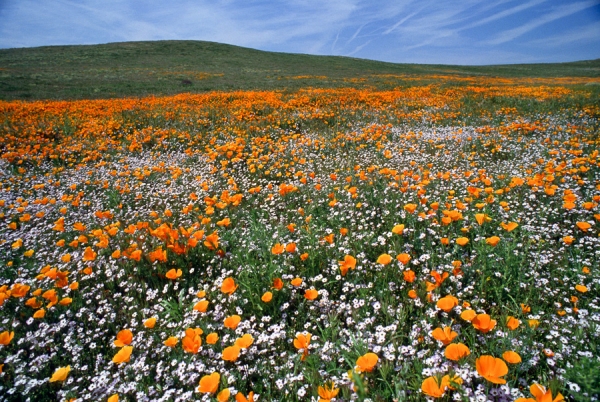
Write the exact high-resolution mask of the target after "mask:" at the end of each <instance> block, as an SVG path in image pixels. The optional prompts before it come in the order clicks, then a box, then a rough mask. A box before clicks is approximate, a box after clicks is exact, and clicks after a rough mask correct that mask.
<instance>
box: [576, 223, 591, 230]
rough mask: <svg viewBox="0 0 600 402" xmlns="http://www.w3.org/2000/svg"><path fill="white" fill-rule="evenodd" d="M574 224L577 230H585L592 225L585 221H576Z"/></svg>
mask: <svg viewBox="0 0 600 402" xmlns="http://www.w3.org/2000/svg"><path fill="white" fill-rule="evenodd" d="M575 225H577V227H578V228H579V230H581V231H582V232H587V231H588V230H589V229H590V228H591V227H592V225H590V224H589V223H587V222H577V223H576V224H575Z"/></svg>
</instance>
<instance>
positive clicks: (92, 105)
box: [0, 75, 600, 402]
mask: <svg viewBox="0 0 600 402" xmlns="http://www.w3.org/2000/svg"><path fill="white" fill-rule="evenodd" d="M302 78H303V77H298V79H302ZM379 78H380V79H382V80H387V81H389V82H392V83H393V82H398V83H399V84H398V85H397V86H395V87H394V86H393V85H391V86H390V89H378V88H366V87H360V88H359V87H350V86H351V84H352V83H351V82H350V81H348V83H347V84H348V85H349V87H340V88H329V89H319V88H299V89H294V90H289V91H284V90H268V91H267V90H265V91H219V92H206V93H201V94H180V95H173V96H160V97H152V96H149V97H137V98H134V97H131V98H115V99H98V100H71V101H67V100H63V101H61V100H55V101H0V116H1V119H2V121H1V123H0V372H1V374H0V400H6V401H53V400H60V401H111V402H115V401H190V400H201V401H220V402H223V401H234V400H235V401H238V402H239V401H252V400H254V401H320V402H327V401H422V400H434V399H435V400H446V401H449V400H461V401H462V400H464V401H469V400H474V401H513V400H516V401H521V402H523V401H549V402H550V401H560V400H563V399H565V400H581V401H588V400H598V398H600V346H599V345H600V292H599V287H600V270H599V266H600V237H599V233H600V230H599V225H600V208H599V207H598V205H599V203H600V167H599V163H600V152H599V150H600V136H599V135H598V133H599V123H600V120H599V118H600V107H599V104H600V102H599V101H598V100H599V99H600V96H599V91H598V86H597V84H598V82H600V81H598V80H597V79H593V78H585V79H584V78H577V77H573V78H568V77H563V78H556V79H548V78H546V79H542V78H540V79H536V78H491V77H483V76H474V75H473V76H460V77H458V76H456V77H452V79H449V78H448V77H447V76H443V75H437V76H427V77H422V76H418V75H415V76H402V77H400V76H393V75H388V76H385V77H379ZM394 80H396V81H394ZM594 80H595V81H594ZM591 81H594V82H593V83H595V84H596V85H587V86H586V85H584V84H586V83H589V82H591ZM596 81H598V82H596ZM400 82H401V83H402V84H401V85H400Z"/></svg>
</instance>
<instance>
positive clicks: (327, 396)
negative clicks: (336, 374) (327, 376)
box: [317, 382, 340, 402]
mask: <svg viewBox="0 0 600 402" xmlns="http://www.w3.org/2000/svg"><path fill="white" fill-rule="evenodd" d="M317 391H318V393H319V397H320V399H319V402H329V401H330V400H331V399H333V398H335V397H336V396H337V394H338V393H339V392H340V390H339V388H335V384H334V383H333V382H331V383H329V384H325V385H324V386H319V388H318V390H317Z"/></svg>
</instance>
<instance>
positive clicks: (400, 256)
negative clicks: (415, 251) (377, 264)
mask: <svg viewBox="0 0 600 402" xmlns="http://www.w3.org/2000/svg"><path fill="white" fill-rule="evenodd" d="M396 259H397V260H398V261H400V262H401V263H402V265H406V264H408V262H409V261H410V259H411V257H410V255H409V254H406V253H401V254H398V255H397V256H396Z"/></svg>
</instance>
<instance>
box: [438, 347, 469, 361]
mask: <svg viewBox="0 0 600 402" xmlns="http://www.w3.org/2000/svg"><path fill="white" fill-rule="evenodd" d="M470 354H471V351H470V350H469V348H468V347H467V346H466V345H464V344H462V343H451V344H450V345H448V346H446V350H444V356H446V358H448V359H450V360H454V361H459V360H460V359H462V358H463V357H466V356H468V355H470Z"/></svg>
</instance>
